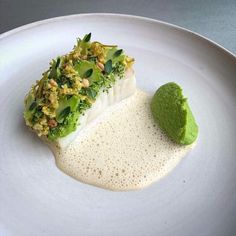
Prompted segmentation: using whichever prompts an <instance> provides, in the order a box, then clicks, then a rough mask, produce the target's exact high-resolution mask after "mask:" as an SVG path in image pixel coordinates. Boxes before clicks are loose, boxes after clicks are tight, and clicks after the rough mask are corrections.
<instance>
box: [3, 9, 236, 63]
mask: <svg viewBox="0 0 236 236" xmlns="http://www.w3.org/2000/svg"><path fill="white" fill-rule="evenodd" d="M90 16H93V17H94V16H95V17H96V16H97V17H108V16H110V17H113V18H115V17H118V18H127V19H133V20H141V21H146V22H154V23H157V24H160V25H164V26H167V27H169V28H171V29H177V30H179V31H181V32H184V33H188V34H190V35H193V36H195V37H196V38H198V39H200V40H203V41H204V42H205V43H207V44H208V45H211V46H213V47H214V48H215V49H218V50H220V51H221V52H223V53H225V54H226V55H228V56H230V57H231V59H233V60H235V62H236V53H233V52H231V51H230V50H229V49H227V48H225V47H224V46H222V45H220V44H219V43H217V42H215V41H214V40H212V39H209V38H208V37H206V36H203V35H201V34H200V33H197V32H195V31H192V30H189V29H187V28H185V27H182V26H178V25H176V24H172V23H168V22H166V21H162V20H157V19H153V18H149V17H144V16H138V15H131V14H120V13H102V12H101V13H80V14H70V15H62V16H57V17H52V18H46V19H43V20H39V21H35V22H32V23H29V24H25V25H22V26H19V27H17V28H14V29H12V30H9V31H6V32H3V33H1V34H0V43H1V40H2V39H6V38H7V37H9V36H12V35H14V34H17V33H19V32H22V31H25V30H29V29H31V28H36V27H38V26H41V25H44V24H48V23H51V22H57V21H63V20H67V19H73V18H78V17H79V18H80V17H81V18H83V17H90Z"/></svg>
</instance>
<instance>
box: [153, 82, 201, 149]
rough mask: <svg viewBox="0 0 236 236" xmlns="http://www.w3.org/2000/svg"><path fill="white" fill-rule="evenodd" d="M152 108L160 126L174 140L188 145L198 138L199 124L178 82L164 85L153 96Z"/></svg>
mask: <svg viewBox="0 0 236 236" xmlns="http://www.w3.org/2000/svg"><path fill="white" fill-rule="evenodd" d="M151 110H152V114H153V117H154V119H155V120H156V122H157V123H158V124H159V126H160V128H161V129H162V130H163V131H164V132H165V133H166V134H167V136H169V137H170V138H171V139H172V140H173V141H174V142H176V143H178V144H185V145H187V144H191V143H193V142H194V141H195V140H196V139H197V136H198V125H197V124H196V121H195V119H194V117H193V114H192V112H191V110H190V107H189V105H188V102H187V98H185V97H184V96H183V94H182V88H181V87H180V86H179V85H178V84H176V83H173V82H171V83H167V84H164V85H162V86H161V87H160V88H159V89H158V90H157V91H156V93H155V94H154V96H153V98H152V101H151Z"/></svg>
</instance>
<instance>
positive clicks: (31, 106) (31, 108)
mask: <svg viewBox="0 0 236 236" xmlns="http://www.w3.org/2000/svg"><path fill="white" fill-rule="evenodd" d="M36 106H37V102H32V104H31V105H30V107H29V110H30V111H32V110H33V109H34V108H35V107H36Z"/></svg>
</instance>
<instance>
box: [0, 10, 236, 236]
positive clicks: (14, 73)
mask: <svg viewBox="0 0 236 236" xmlns="http://www.w3.org/2000/svg"><path fill="white" fill-rule="evenodd" d="M101 27H102V28H103V30H104V31H106V32H110V33H109V34H107V35H104V34H103V33H102V32H101V31H100V30H99V29H100V28H101ZM52 29H53V32H54V33H53V34H51V31H52ZM88 32H93V37H94V39H96V40H97V41H99V42H104V43H106V44H108V45H112V44H113V43H114V42H115V43H116V44H117V45H119V48H118V50H119V49H120V48H122V49H123V50H124V52H125V53H126V54H127V55H130V56H131V57H133V58H135V64H134V65H133V69H134V71H135V75H136V80H137V88H138V89H140V90H142V91H144V92H140V93H139V95H138V96H136V95H137V94H134V96H136V97H130V100H129V101H131V102H130V103H128V102H127V100H126V101H125V100H124V101H122V104H117V107H116V110H115V111H116V112H114V114H113V115H114V117H113V118H114V119H112V120H117V119H118V118H117V117H116V114H120V113H119V112H120V111H121V110H119V107H121V106H122V108H123V109H124V111H126V110H125V109H127V110H130V109H129V108H130V107H129V105H130V104H131V103H132V101H133V100H135V101H136V102H138V101H140V100H138V99H137V98H140V97H142V99H141V100H142V101H144V100H145V99H147V100H146V101H147V102H148V98H147V97H146V94H149V95H153V94H154V93H155V91H156V89H157V88H160V86H161V85H163V84H166V83H168V82H170V81H173V82H175V83H176V84H179V85H181V87H182V88H183V91H184V95H185V96H186V97H188V98H189V105H190V107H191V109H192V112H193V114H194V115H195V118H196V120H197V122H198V125H199V127H200V135H199V138H198V143H197V145H196V146H195V148H194V149H193V150H192V151H191V152H190V153H189V154H188V155H187V156H186V158H184V159H183V160H182V161H181V162H180V164H179V165H177V167H176V168H175V169H174V170H173V171H172V172H171V173H170V174H169V175H167V176H166V177H165V178H162V180H160V181H157V182H156V183H154V184H152V185H151V186H150V187H148V188H145V189H143V190H142V191H126V192H111V191H107V190H103V189H101V188H96V187H94V186H90V185H87V184H83V183H80V182H78V181H76V180H74V179H73V178H71V177H69V176H67V175H65V174H64V173H62V172H61V171H60V170H58V168H55V164H54V158H53V155H52V154H51V152H50V150H49V149H48V147H47V146H46V145H45V144H44V143H43V142H42V143H40V142H39V139H38V137H37V136H36V135H35V134H33V132H29V130H28V129H27V128H26V126H25V125H24V120H23V118H22V116H23V115H22V112H23V110H24V105H23V103H22V101H23V100H24V97H25V94H26V93H27V92H28V91H29V87H30V85H31V84H33V83H34V82H35V81H36V80H39V79H40V78H41V74H42V72H43V71H46V70H47V69H48V62H49V61H50V60H51V59H52V58H56V57H57V56H58V55H65V54H66V53H68V52H69V51H70V50H71V47H72V45H73V44H74V41H75V38H76V37H78V35H79V36H81V35H85V34H88ZM127 32H129V33H127ZM62 35H63V37H62ZM114 39H115V40H114ZM36 44H37V47H35V45H36ZM52 45H53V47H52ZM157 45H158V46H157ZM0 50H1V67H0V70H1V74H4V77H3V78H2V79H1V81H0V92H1V96H2V98H1V101H0V102H1V106H0V110H1V114H2V122H1V123H0V128H1V133H0V139H1V156H0V166H1V171H0V181H1V188H0V198H1V214H0V222H1V227H0V230H1V233H2V232H3V234H5V235H32V234H34V235H42V234H45V235H52V234H53V235H66V234H70V235H73V234H82V235H91V234H98V235H110V234H111V233H112V232H116V233H117V234H118V235H143V234H144V232H145V233H146V234H148V235H156V234H160V235H173V234H175V235H194V233H196V232H197V234H198V235H199V234H204V235H231V234H232V232H234V231H235V225H234V221H233V219H234V216H235V210H234V209H235V208H234V206H235V194H236V193H235V188H234V179H235V177H236V176H235V167H236V166H235V165H236V163H235V158H234V157H235V147H234V141H233V140H235V133H236V132H235V126H234V120H235V118H236V114H235V109H234V108H235V79H234V77H235V73H236V71H235V68H236V67H235V64H236V62H235V57H234V56H233V55H232V54H230V53H229V52H227V51H226V50H224V49H222V48H221V47H219V46H217V45H216V44H214V43H212V42H210V41H208V40H206V39H204V38H202V37H200V36H198V35H196V34H193V33H192V32H189V31H186V30H183V29H181V28H178V27H175V26H172V25H168V24H165V23H162V22H157V21H154V20H150V19H144V18H139V17H130V16H120V15H109V14H108V15H106V14H105V15H99V14H97V15H96V14H95V15H78V16H70V17H65V18H59V19H56V20H55V19H53V20H49V21H46V22H40V23H35V24H33V25H31V26H26V27H23V28H21V29H17V30H15V31H13V32H12V33H7V34H5V35H4V34H3V35H2V36H1V42H0ZM29 59H30V60H29ZM12 65H17V66H14V67H13V66H12ZM19 75H21V76H19ZM16 78H21V79H16ZM13 81H14V83H13ZM9 83H10V84H11V86H9ZM133 98H135V99H133ZM128 99H129V98H128ZM136 99H137V100H136ZM149 99H150V97H149ZM123 102H124V103H125V105H124V104H123ZM126 102H127V103H126ZM149 102H150V100H149ZM143 107H147V106H146V105H145V104H143ZM109 110H110V109H109ZM110 111H111V112H112V110H110ZM108 112H109V111H108ZM134 112H135V109H134ZM126 114H127V116H128V115H129V114H130V113H128V112H126ZM145 114H147V113H145ZM111 116H112V114H109V116H108V113H106V114H101V116H100V118H102V119H100V118H99V117H98V119H97V121H96V122H98V123H99V122H100V124H101V125H100V127H101V128H102V127H104V126H105V125H107V124H108V122H106V123H104V121H110V118H109V117H111ZM122 117H123V116H122ZM96 122H95V123H96ZM95 123H93V124H95ZM93 124H92V123H91V129H89V132H84V136H83V137H84V138H85V139H84V140H90V138H91V137H92V136H93V137H95V136H96V131H97V134H99V133H100V131H99V130H96V127H99V126H95V127H93V129H92V125H93ZM110 124H111V126H110V127H114V126H113V125H114V124H113V123H110ZM146 128H147V130H148V127H146ZM87 131H88V130H87ZM116 131H118V130H116ZM82 132H83V131H82ZM93 132H94V133H93ZM142 134H143V135H148V137H149V133H148V134H144V133H143V132H142ZM102 136H103V135H102ZM104 136H105V135H104ZM106 138H107V137H105V138H104V137H102V138H101V140H104V141H105V140H106ZM180 140H182V139H180ZM77 141H78V142H81V141H83V140H80V139H78V140H77ZM109 141H110V144H112V145H113V147H115V145H114V144H113V143H112V141H113V139H112V136H109ZM127 141H130V140H127ZM127 141H126V140H124V142H127ZM141 141H142V140H141ZM131 142H132V140H131V141H130V143H131ZM86 144H91V143H90V142H86V143H83V144H82V145H84V146H83V148H88V149H89V148H90V146H91V145H88V146H86ZM94 144H95V143H94ZM96 147H97V146H96ZM222 147H223V148H222ZM138 148H140V149H139V150H140V155H141V154H142V153H141V151H142V146H141V142H140V145H139V146H138ZM95 150H99V149H96V148H95ZM119 151H120V150H119V147H117V151H116V152H114V155H117V156H118V152H119ZM143 151H144V152H145V150H143ZM98 155H99V153H98ZM57 164H58V163H57ZM170 164H171V163H170ZM97 173H98V174H99V170H98V172H97ZM118 174H119V173H118ZM16 219H17V220H16ZM130 219H132V220H130ZM226 219H227V220H226ZM16 221H17V224H16V223H15V222H16ZM60 222H63V227H61V226H60ZM200 226H201V227H200Z"/></svg>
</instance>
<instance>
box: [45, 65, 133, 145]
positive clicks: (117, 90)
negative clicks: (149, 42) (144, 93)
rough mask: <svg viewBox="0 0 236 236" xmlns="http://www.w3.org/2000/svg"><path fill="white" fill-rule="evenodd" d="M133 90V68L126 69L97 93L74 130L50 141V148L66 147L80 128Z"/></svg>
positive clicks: (129, 94)
mask: <svg viewBox="0 0 236 236" xmlns="http://www.w3.org/2000/svg"><path fill="white" fill-rule="evenodd" d="M135 90H136V79H135V74H134V71H133V69H127V70H126V71H125V75H124V77H123V78H122V79H117V80H116V82H115V84H114V85H113V86H112V87H111V88H110V89H109V90H108V91H107V92H102V93H100V94H99V96H98V97H97V98H96V101H95V102H94V103H93V105H92V107H91V108H89V109H88V110H86V111H85V114H84V115H83V116H81V117H80V119H79V121H78V126H77V129H76V130H75V131H74V132H72V133H70V134H68V135H67V136H66V137H62V138H58V139H57V140H55V141H53V142H50V143H49V145H50V146H51V148H52V149H53V147H57V148H60V149H63V148H66V147H67V146H68V145H69V144H70V143H71V142H73V141H74V140H75V138H76V137H77V136H78V135H79V132H80V130H81V129H83V128H84V127H85V126H86V125H87V124H89V123H90V122H91V121H93V120H94V119H96V118H97V117H98V116H99V115H100V114H101V113H102V112H103V111H104V110H105V109H107V108H108V107H109V106H111V105H113V104H115V103H117V102H120V101H121V100H123V99H125V98H127V97H129V96H131V95H132V94H134V93H135ZM47 142H48V141H47Z"/></svg>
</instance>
